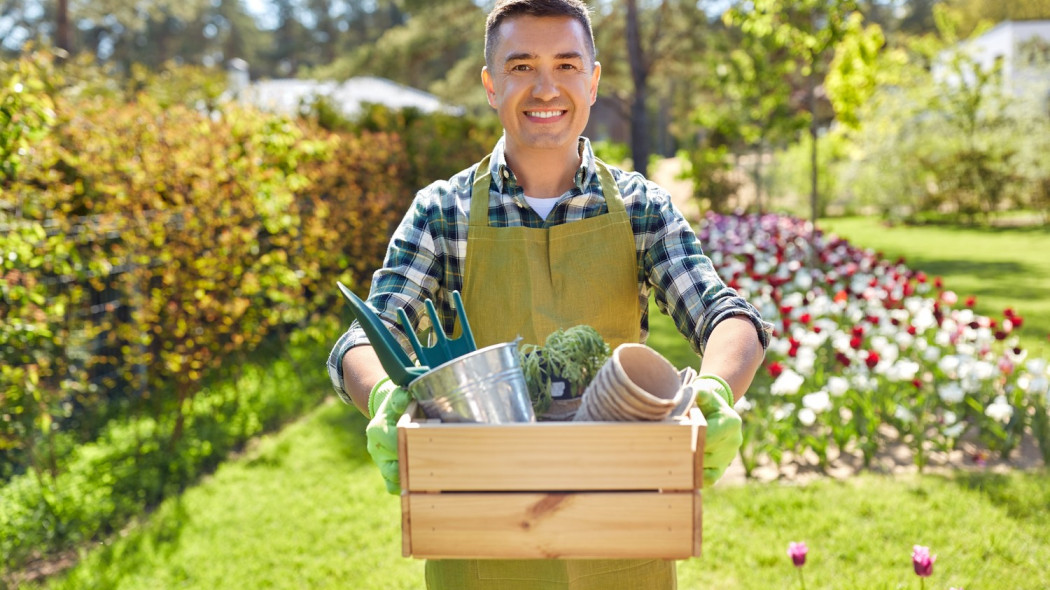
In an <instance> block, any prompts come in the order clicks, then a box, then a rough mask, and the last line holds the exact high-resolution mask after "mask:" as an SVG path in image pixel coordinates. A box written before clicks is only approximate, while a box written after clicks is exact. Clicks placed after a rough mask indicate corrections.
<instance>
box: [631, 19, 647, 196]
mask: <svg viewBox="0 0 1050 590" xmlns="http://www.w3.org/2000/svg"><path fill="white" fill-rule="evenodd" d="M627 58H628V61H629V62H630V65H631V80H632V81H633V82H634V98H633V100H632V101H631V160H632V161H633V162H634V169H635V171H637V172H639V173H641V174H642V176H646V175H647V174H648V168H649V135H648V134H649V122H648V120H647V117H646V111H645V102H646V81H647V79H648V77H649V68H648V66H647V65H646V63H645V55H644V54H643V52H642V39H641V35H640V34H639V30H638V3H637V1H636V0H627Z"/></svg>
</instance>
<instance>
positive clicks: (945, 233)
mask: <svg viewBox="0 0 1050 590" xmlns="http://www.w3.org/2000/svg"><path fill="white" fill-rule="evenodd" d="M818 227H819V228H820V229H822V230H823V231H825V232H826V233H836V234H838V235H839V236H841V237H843V238H845V239H847V240H849V242H850V243H852V244H854V245H857V246H862V247H865V248H871V249H873V250H876V251H879V252H882V253H883V254H884V255H886V257H888V258H890V259H896V258H897V257H900V256H903V257H904V258H905V261H906V263H907V265H908V266H909V267H910V268H914V269H918V270H922V271H925V272H926V273H927V274H928V275H930V276H931V277H934V276H941V277H943V278H944V284H945V287H946V288H948V289H951V290H953V291H955V292H956V293H957V294H958V295H959V300H960V302H961V301H962V300H963V299H965V297H966V296H968V295H975V296H976V297H977V306H976V310H977V312H978V313H981V314H983V315H987V316H990V317H995V318H1002V315H1003V310H1004V309H1005V308H1007V307H1012V308H1013V309H1014V311H1016V312H1017V313H1018V314H1020V315H1021V317H1022V318H1024V322H1025V323H1024V325H1023V327H1022V329H1021V334H1020V335H1021V342H1022V345H1023V346H1024V347H1025V348H1027V349H1029V351H1030V352H1031V353H1032V354H1033V355H1035V356H1039V357H1042V358H1050V341H1048V340H1047V335H1050V227H1045V226H1044V227H1020V228H992V229H979V228H956V227H948V226H922V227H917V226H905V225H895V226H886V225H884V224H883V223H881V222H880V221H879V220H878V219H877V218H873V217H851V218H834V219H822V220H821V221H820V223H819V224H818ZM960 304H961V303H960Z"/></svg>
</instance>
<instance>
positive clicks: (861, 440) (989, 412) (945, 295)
mask: <svg viewBox="0 0 1050 590" xmlns="http://www.w3.org/2000/svg"><path fill="white" fill-rule="evenodd" d="M700 238H701V240H702V242H703V244H704V246H705V251H706V252H708V254H709V255H710V256H711V258H712V260H713V261H714V262H715V265H716V266H717V267H718V268H719V270H720V272H721V274H722V276H723V278H724V279H725V280H726V282H727V283H728V284H729V285H730V286H731V287H734V288H736V289H737V290H739V291H740V292H741V294H742V295H743V296H744V297H746V298H748V299H749V300H751V301H752V302H754V303H755V305H756V306H757V307H759V309H760V310H761V311H762V314H763V316H764V317H765V318H766V319H767V320H769V321H772V322H773V323H774V324H775V326H776V330H775V338H774V342H773V343H772V344H771V345H770V348H769V351H768V353H767V357H766V364H765V369H764V370H763V371H761V373H760V375H759V376H758V377H756V380H755V383H754V384H753V385H752V386H751V388H750V390H749V393H748V395H747V396H746V397H745V398H743V399H741V400H740V402H739V403H738V409H740V410H741V411H743V412H746V413H745V432H744V446H743V448H742V450H741V456H742V459H743V463H744V468H745V471H746V472H747V473H748V475H749V476H750V475H751V474H752V473H753V471H754V469H755V468H756V467H758V466H759V465H762V464H766V463H770V464H775V465H777V466H778V467H779V466H780V465H781V464H782V462H783V461H784V458H785V454H786V453H791V454H794V455H798V454H808V453H810V452H811V453H812V454H813V456H815V457H816V458H817V461H818V464H819V466H820V467H821V468H827V467H828V465H829V460H830V459H829V457H832V456H834V454H835V453H837V454H843V453H846V454H857V455H859V456H860V457H861V459H862V462H863V466H864V467H871V466H872V463H873V460H874V458H875V457H876V456H877V455H878V454H879V453H880V452H882V451H884V450H885V449H886V448H887V446H888V445H890V444H902V443H903V444H904V445H906V446H907V447H908V449H909V450H910V455H911V459H912V461H913V462H914V464H915V466H916V467H918V469H919V470H920V471H921V470H922V469H923V468H924V467H925V466H926V465H927V464H928V462H929V458H930V454H931V452H936V451H940V452H948V451H951V450H953V449H957V448H958V447H959V445H960V441H964V440H965V441H969V442H972V443H973V445H974V448H976V449H979V451H978V452H977V453H975V455H974V457H973V458H974V459H975V460H976V461H981V460H983V459H984V458H985V457H987V456H988V455H987V453H998V454H999V456H1000V457H1002V458H1004V459H1008V458H1010V457H1011V453H1012V452H1013V451H1015V450H1016V449H1017V448H1018V446H1019V444H1020V443H1021V441H1022V439H1023V438H1025V437H1029V436H1030V437H1032V438H1033V439H1034V440H1035V441H1036V442H1037V444H1038V447H1039V449H1040V451H1041V454H1042V457H1043V462H1044V464H1045V463H1048V462H1050V460H1048V458H1050V427H1048V422H1050V418H1048V413H1047V406H1048V405H1050V393H1048V389H1050V377H1048V375H1050V373H1048V367H1047V362H1046V360H1045V359H1040V358H1029V356H1028V353H1027V351H1025V350H1024V349H1022V348H1020V347H1019V345H1018V339H1017V337H1016V335H1015V331H1016V330H1017V329H1019V328H1020V327H1021V326H1022V325H1023V323H1024V318H1022V317H1021V316H1019V315H1018V314H1017V313H1015V312H1014V311H1013V310H1012V309H1006V310H1004V312H1003V317H1002V318H990V317H985V316H981V315H978V314H977V313H975V312H974V311H973V309H972V308H973V305H974V299H973V298H972V297H968V298H966V299H964V300H962V301H960V300H959V297H958V296H957V295H956V294H955V293H954V292H952V291H950V290H948V289H947V288H946V287H945V285H944V284H943V281H942V280H941V279H940V278H936V277H928V276H926V275H925V274H924V273H923V272H921V271H916V270H913V269H909V268H908V267H907V266H906V265H905V264H904V261H903V260H898V261H889V260H886V259H884V258H882V257H881V256H879V255H877V254H876V253H874V252H872V251H870V250H864V249H860V248H857V247H855V246H852V245H851V244H849V243H848V242H847V241H845V240H842V239H839V238H837V237H835V236H826V235H823V234H821V233H820V232H813V231H812V226H811V225H810V224H809V223H808V222H805V221H802V220H799V219H795V218H791V217H783V216H776V215H764V216H758V215H747V216H719V215H715V214H709V215H708V216H707V219H706V221H705V223H704V224H702V230H701V235H700Z"/></svg>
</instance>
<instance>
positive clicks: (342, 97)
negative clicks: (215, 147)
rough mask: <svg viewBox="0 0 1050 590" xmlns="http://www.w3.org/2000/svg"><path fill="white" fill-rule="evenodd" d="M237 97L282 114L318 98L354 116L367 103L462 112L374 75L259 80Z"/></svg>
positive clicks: (424, 94) (296, 112)
mask: <svg viewBox="0 0 1050 590" xmlns="http://www.w3.org/2000/svg"><path fill="white" fill-rule="evenodd" d="M239 97H240V99H241V100H243V101H246V102H249V103H251V104H254V105H256V106H258V107H260V108H263V109H266V110H270V111H274V112H279V113H284V114H298V113H300V112H301V109H303V108H304V105H305V106H308V105H309V104H311V103H312V102H314V101H315V100H317V98H319V97H325V98H327V99H328V100H329V101H330V102H331V104H332V105H333V106H335V107H337V108H339V109H340V111H341V112H342V113H343V114H344V115H346V116H354V115H356V114H357V113H358V112H360V110H361V105H363V104H366V103H371V104H381V105H384V106H387V107H389V108H392V109H403V108H415V109H418V110H420V111H423V112H425V113H431V112H436V111H439V112H445V113H449V114H453V115H460V114H462V113H463V109H462V108H461V107H455V106H451V105H446V104H445V103H443V102H442V101H441V99H439V98H438V97H436V96H434V95H433V94H430V93H428V92H424V91H422V90H418V89H416V88H411V87H409V86H404V85H402V84H398V83H397V82H394V81H393V80H387V79H386V78H378V77H373V76H358V77H355V78H350V79H348V80H346V81H345V82H343V83H342V84H339V83H337V82H334V81H324V80H301V79H297V78H282V79H275V80H259V81H257V82H254V83H252V84H250V85H248V86H247V87H245V88H243V89H241V90H240V92H239Z"/></svg>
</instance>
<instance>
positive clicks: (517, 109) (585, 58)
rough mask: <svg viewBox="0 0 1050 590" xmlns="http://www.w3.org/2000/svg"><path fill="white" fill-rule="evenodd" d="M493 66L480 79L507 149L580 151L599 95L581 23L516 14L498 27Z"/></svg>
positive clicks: (596, 73) (595, 70)
mask: <svg viewBox="0 0 1050 590" xmlns="http://www.w3.org/2000/svg"><path fill="white" fill-rule="evenodd" d="M499 32H500V37H499V43H498V44H497V46H496V49H495V51H494V52H493V60H492V61H493V63H492V64H490V66H491V69H490V67H489V66H486V67H485V69H483V70H482V73H481V79H482V83H483V84H484V85H485V90H486V93H487V94H488V99H489V104H490V105H492V107H493V108H495V109H496V111H497V112H498V113H499V118H500V122H501V123H503V128H504V129H505V130H506V134H507V149H508V151H510V152H513V153H515V154H516V155H519V156H521V155H525V154H524V153H523V152H525V151H527V150H530V149H531V150H535V149H566V150H572V151H576V149H577V141H578V139H579V136H580V134H582V133H583V128H584V127H586V125H587V118H588V117H589V115H590V110H591V105H592V104H594V99H595V97H596V96H597V93H598V78H599V77H600V74H601V66H600V65H599V64H598V63H597V62H592V61H591V56H590V50H589V47H590V40H589V39H588V38H587V34H586V32H585V30H584V27H583V25H581V24H580V23H579V22H578V21H576V20H575V19H573V18H570V17H534V16H518V17H514V18H511V19H507V20H505V21H503V22H502V23H501V24H500V26H499Z"/></svg>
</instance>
